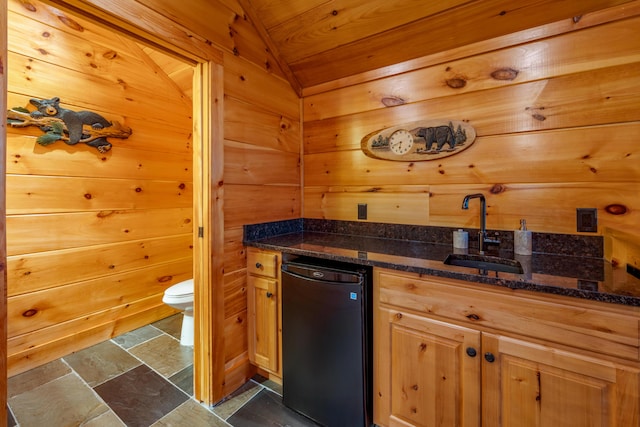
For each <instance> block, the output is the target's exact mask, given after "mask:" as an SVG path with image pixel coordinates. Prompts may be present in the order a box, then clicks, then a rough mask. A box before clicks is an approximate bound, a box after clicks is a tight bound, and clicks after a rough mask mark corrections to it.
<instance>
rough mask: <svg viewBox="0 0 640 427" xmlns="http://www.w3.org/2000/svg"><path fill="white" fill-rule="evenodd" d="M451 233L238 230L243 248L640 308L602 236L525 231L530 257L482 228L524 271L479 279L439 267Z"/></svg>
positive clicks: (310, 227) (464, 270) (309, 222)
mask: <svg viewBox="0 0 640 427" xmlns="http://www.w3.org/2000/svg"><path fill="white" fill-rule="evenodd" d="M457 229H458V228H457V227H456V228H451V227H431V226H417V225H402V224H386V223H384V224H383V223H372V222H352V221H334V220H319V219H309V218H300V219H293V220H285V221H276V222H269V223H262V224H252V225H245V226H244V243H245V245H247V246H254V247H258V248H263V249H272V250H277V251H281V252H283V253H285V254H290V255H289V256H295V255H306V256H315V257H318V258H324V259H332V260H338V261H346V262H352V263H357V264H364V265H372V266H378V267H384V268H390V269H395V270H400V271H408V272H414V273H421V274H427V275H432V276H437V277H448V278H453V279H459V280H466V281H471V282H477V283H485V284H491V285H497V286H503V287H508V288H512V289H525V290H531V291H538V292H545V293H552V294H557V295H565V296H572V297H578V298H585V299H590V300H596V301H601V302H609V303H616V304H624V305H632V306H640V280H639V279H637V278H635V277H633V276H631V275H630V274H628V273H626V270H625V269H624V268H623V267H622V266H621V267H614V266H612V265H611V264H610V263H609V262H607V261H606V260H604V258H603V257H604V242H603V238H602V236H589V235H571V234H552V233H536V232H534V233H533V255H531V256H521V255H514V253H513V232H509V231H496V230H488V233H489V235H490V236H492V237H493V236H495V237H497V238H498V239H499V240H500V246H499V248H496V250H495V252H494V253H490V255H495V256H500V257H503V258H510V259H514V258H515V259H518V260H519V261H520V262H521V264H522V265H523V267H524V270H525V273H524V274H513V273H502V272H500V273H497V272H493V271H490V272H488V274H486V272H485V274H482V273H483V272H480V271H479V270H478V269H473V268H468V267H457V266H451V265H445V264H444V263H443V261H444V259H445V258H446V256H447V255H448V254H450V253H453V252H454V249H453V231H454V230H457ZM464 230H465V231H468V232H469V253H477V248H478V246H477V239H476V238H475V237H474V236H476V235H477V233H478V230H477V229H467V228H465V229H464Z"/></svg>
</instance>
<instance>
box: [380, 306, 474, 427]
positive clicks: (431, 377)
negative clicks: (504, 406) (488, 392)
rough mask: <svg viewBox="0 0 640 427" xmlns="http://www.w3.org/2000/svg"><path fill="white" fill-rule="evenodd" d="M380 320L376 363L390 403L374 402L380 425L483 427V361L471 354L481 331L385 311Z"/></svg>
mask: <svg viewBox="0 0 640 427" xmlns="http://www.w3.org/2000/svg"><path fill="white" fill-rule="evenodd" d="M378 316H379V317H380V321H381V328H382V330H379V331H377V332H378V333H377V335H376V340H377V346H376V347H377V349H378V351H377V352H376V353H375V356H374V358H375V359H376V362H374V363H375V366H376V368H377V369H376V376H377V380H378V384H377V386H378V388H380V389H382V390H385V391H386V392H385V394H384V396H385V397H386V399H384V401H383V400H382V399H378V401H377V402H376V403H374V411H376V414H377V415H378V417H376V419H377V420H376V422H377V423H378V424H379V425H390V426H391V425H400V426H404V425H416V426H465V427H466V426H469V427H471V426H479V425H480V374H481V370H480V357H479V356H476V357H469V356H468V355H467V352H469V353H472V352H478V351H479V349H480V332H478V331H475V330H473V329H470V328H465V327H461V326H457V325H453V324H449V323H445V322H441V321H438V320H434V319H430V318H428V317H424V316H418V315H415V314H411V313H408V312H403V311H398V310H394V309H390V308H386V307H381V308H380V309H379V311H378ZM374 341H375V340H374ZM374 394H375V393H374ZM381 416H384V420H383V419H381V418H380V417H381ZM384 421H388V422H384Z"/></svg>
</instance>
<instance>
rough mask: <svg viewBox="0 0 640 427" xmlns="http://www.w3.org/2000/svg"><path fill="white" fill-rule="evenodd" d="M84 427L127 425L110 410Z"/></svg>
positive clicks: (121, 426)
mask: <svg viewBox="0 0 640 427" xmlns="http://www.w3.org/2000/svg"><path fill="white" fill-rule="evenodd" d="M82 427H126V424H125V423H123V422H122V420H120V418H118V416H117V415H116V414H115V412H113V411H112V410H108V411H107V412H105V413H104V414H102V415H100V416H98V417H95V418H94V419H92V420H91V421H88V422H86V423H85V424H83V425H82Z"/></svg>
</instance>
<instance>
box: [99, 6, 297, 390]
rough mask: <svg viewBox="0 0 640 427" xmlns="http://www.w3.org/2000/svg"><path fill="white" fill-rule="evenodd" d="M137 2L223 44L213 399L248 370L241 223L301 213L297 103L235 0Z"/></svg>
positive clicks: (247, 374) (243, 378) (201, 37)
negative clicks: (218, 332)
mask: <svg viewBox="0 0 640 427" xmlns="http://www.w3.org/2000/svg"><path fill="white" fill-rule="evenodd" d="M92 2H94V3H99V4H100V5H101V6H102V7H105V8H106V9H107V10H109V9H110V8H112V7H113V6H111V5H110V4H107V3H108V2H103V1H100V0H92ZM139 3H142V4H144V5H146V6H148V7H150V8H152V9H153V10H154V11H155V12H157V13H160V14H162V15H163V16H165V17H168V18H169V19H171V20H173V21H174V22H177V23H178V24H179V25H180V26H182V27H184V28H187V29H189V30H190V31H192V32H193V33H195V34H197V37H193V38H192V39H193V40H206V41H207V43H209V42H210V43H212V44H213V45H214V46H216V47H219V48H220V49H221V50H222V51H223V65H224V82H223V85H224V99H223V100H222V105H223V111H224V129H223V134H224V171H223V182H218V183H216V184H215V185H218V189H217V191H218V192H220V193H222V194H224V202H223V204H224V242H225V244H224V250H223V256H224V283H213V284H212V286H214V287H218V286H222V287H223V288H224V319H225V320H224V337H222V338H221V337H213V340H214V347H215V349H221V350H220V351H224V364H225V366H224V373H220V372H214V375H213V376H214V381H216V384H214V386H213V390H214V394H216V393H217V392H218V390H222V394H221V395H216V396H214V401H215V400H218V399H221V398H222V397H224V396H225V395H227V394H229V393H230V392H232V391H234V390H235V389H236V388H237V387H239V386H240V385H242V384H243V383H244V382H245V381H247V380H248V379H249V378H250V377H251V375H252V374H253V372H254V371H255V368H253V367H252V366H251V365H250V364H249V358H248V353H247V350H248V347H247V346H248V342H247V325H246V320H247V301H246V254H245V249H244V247H243V245H242V226H243V225H244V224H250V223H261V222H268V221H276V220H283V219H291V218H299V217H300V215H301V188H300V181H301V172H300V170H301V168H300V148H301V138H302V135H301V113H300V111H301V103H300V99H299V98H298V96H297V95H296V93H295V92H294V90H293V89H292V88H291V87H290V85H289V84H288V83H287V81H286V79H285V74H284V73H283V71H282V70H281V69H280V68H279V67H278V63H277V61H276V60H275V58H274V57H273V54H272V53H271V50H270V49H268V48H267V46H265V44H264V42H263V41H262V40H261V38H260V36H259V33H258V32H257V31H256V29H255V27H254V25H253V23H252V22H251V20H250V19H249V18H248V17H247V16H246V14H245V11H244V10H243V8H242V7H241V6H240V4H239V3H238V2H236V1H235V0H224V1H216V0H210V1H207V2H195V3H194V4H191V5H190V6H191V7H189V8H185V7H184V6H183V5H182V4H181V3H178V2H175V1H173V0H140V1H139ZM113 8H114V10H115V9H117V7H113ZM141 24H142V23H141ZM171 42H174V40H173V39H172V40H171ZM189 42H191V40H189V41H187V42H185V44H188V43H189ZM217 102H220V101H219V100H217ZM214 162H215V160H214ZM213 369H214V370H215V369H217V367H215V366H214V367H213ZM218 380H219V381H220V382H221V383H222V384H221V385H220V384H219V383H217V381H218Z"/></svg>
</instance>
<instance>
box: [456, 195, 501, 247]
mask: <svg viewBox="0 0 640 427" xmlns="http://www.w3.org/2000/svg"><path fill="white" fill-rule="evenodd" d="M470 199H480V231H479V232H478V252H479V253H480V254H481V255H483V254H484V245H485V244H487V243H490V244H494V245H495V244H499V243H500V241H499V240H495V239H488V238H487V201H486V200H485V198H484V194H481V193H476V194H468V195H466V196H464V199H463V200H462V209H469V200H470Z"/></svg>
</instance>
